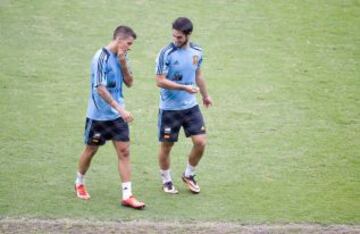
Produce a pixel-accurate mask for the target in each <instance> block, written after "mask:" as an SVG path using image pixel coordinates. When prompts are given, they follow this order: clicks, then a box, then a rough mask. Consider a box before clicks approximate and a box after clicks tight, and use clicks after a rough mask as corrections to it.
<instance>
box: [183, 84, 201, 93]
mask: <svg viewBox="0 0 360 234" xmlns="http://www.w3.org/2000/svg"><path fill="white" fill-rule="evenodd" d="M184 90H185V91H186V92H188V93H191V94H195V93H197V92H199V90H200V89H199V88H198V87H196V86H193V85H185V86H184Z"/></svg>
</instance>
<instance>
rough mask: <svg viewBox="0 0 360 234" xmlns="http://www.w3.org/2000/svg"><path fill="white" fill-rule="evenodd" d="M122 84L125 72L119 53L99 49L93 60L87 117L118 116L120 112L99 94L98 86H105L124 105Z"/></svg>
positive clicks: (104, 118)
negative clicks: (123, 72)
mask: <svg viewBox="0 0 360 234" xmlns="http://www.w3.org/2000/svg"><path fill="white" fill-rule="evenodd" d="M122 84H123V74H122V72H121V65H120V63H119V60H118V58H117V55H116V54H115V53H113V52H111V51H110V50H108V49H106V48H102V49H100V50H98V51H97V52H96V53H95V55H94V57H93V59H92V62H91V75H90V95H89V100H88V109H87V117H88V118H90V119H94V120H103V121H106V120H113V119H116V118H118V117H119V116H120V115H119V113H118V112H117V111H116V110H115V109H114V108H112V107H111V106H110V105H109V104H108V103H107V102H106V101H105V100H104V99H103V98H102V97H101V96H100V95H99V94H98V92H97V90H96V88H97V87H98V86H99V85H103V86H105V87H106V89H107V90H108V91H109V93H110V94H111V96H112V98H113V99H114V100H115V101H116V102H118V103H119V104H120V105H121V106H124V105H125V103H124V97H123V93H122Z"/></svg>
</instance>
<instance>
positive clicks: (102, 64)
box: [94, 53, 107, 88]
mask: <svg viewBox="0 0 360 234" xmlns="http://www.w3.org/2000/svg"><path fill="white" fill-rule="evenodd" d="M106 61H107V55H106V53H101V54H100V56H99V58H98V59H97V61H96V62H95V64H94V86H95V87H96V88H97V87H98V86H100V85H103V86H106V83H107V73H106V70H107V62H106Z"/></svg>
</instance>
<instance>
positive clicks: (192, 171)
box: [185, 163, 195, 177]
mask: <svg viewBox="0 0 360 234" xmlns="http://www.w3.org/2000/svg"><path fill="white" fill-rule="evenodd" d="M193 175H195V167H193V166H191V165H190V163H187V166H186V169H185V176H186V177H189V176H193Z"/></svg>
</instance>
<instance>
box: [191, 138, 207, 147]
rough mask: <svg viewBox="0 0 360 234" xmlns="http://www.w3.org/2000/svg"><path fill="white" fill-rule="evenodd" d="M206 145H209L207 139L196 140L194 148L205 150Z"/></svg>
mask: <svg viewBox="0 0 360 234" xmlns="http://www.w3.org/2000/svg"><path fill="white" fill-rule="evenodd" d="M206 143H207V142H206V139H205V138H201V139H196V140H195V141H194V146H195V147H197V148H201V149H203V148H205V146H206Z"/></svg>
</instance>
